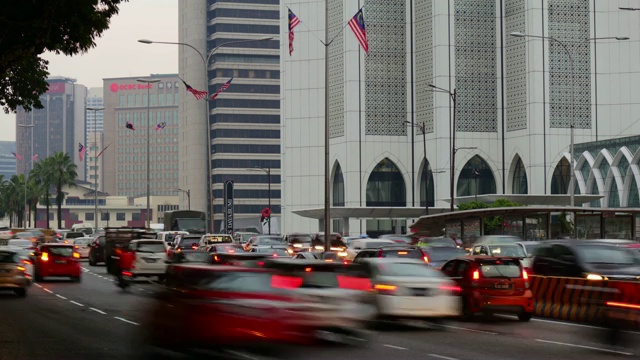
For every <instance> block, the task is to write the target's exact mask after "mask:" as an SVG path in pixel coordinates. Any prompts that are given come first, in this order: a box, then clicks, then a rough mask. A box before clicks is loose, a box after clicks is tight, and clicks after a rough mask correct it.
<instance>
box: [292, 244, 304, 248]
mask: <svg viewBox="0 0 640 360" xmlns="http://www.w3.org/2000/svg"><path fill="white" fill-rule="evenodd" d="M293 247H294V248H301V247H302V244H293Z"/></svg>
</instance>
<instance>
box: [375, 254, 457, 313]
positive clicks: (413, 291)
mask: <svg viewBox="0 0 640 360" xmlns="http://www.w3.org/2000/svg"><path fill="white" fill-rule="evenodd" d="M363 263H364V264H367V265H368V266H369V267H370V269H369V271H370V272H371V274H372V278H371V281H372V284H373V289H374V291H375V293H376V306H377V312H378V316H377V318H378V319H381V320H390V319H406V318H411V319H424V320H427V321H432V322H441V321H442V320H443V319H446V318H452V317H456V316H459V315H460V313H461V311H462V301H461V297H460V295H459V294H460V288H459V287H458V286H457V285H456V283H455V282H453V281H451V280H450V279H449V278H448V277H447V276H445V275H444V274H442V273H441V272H440V271H438V270H434V269H432V268H429V267H428V266H427V265H426V264H425V263H424V262H423V261H420V260H414V259H399V258H370V259H365V261H363Z"/></svg>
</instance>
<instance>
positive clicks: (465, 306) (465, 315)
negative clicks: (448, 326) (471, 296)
mask: <svg viewBox="0 0 640 360" xmlns="http://www.w3.org/2000/svg"><path fill="white" fill-rule="evenodd" d="M474 315H475V314H474V313H473V311H471V307H470V306H469V300H467V299H462V315H461V316H460V317H461V318H462V320H463V321H471V320H473V316H474Z"/></svg>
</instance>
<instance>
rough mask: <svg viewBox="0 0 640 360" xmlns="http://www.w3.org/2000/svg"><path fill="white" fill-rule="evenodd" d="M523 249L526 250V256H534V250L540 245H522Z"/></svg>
mask: <svg viewBox="0 0 640 360" xmlns="http://www.w3.org/2000/svg"><path fill="white" fill-rule="evenodd" d="M522 244H523V245H524V247H525V249H527V254H530V255H531V254H534V253H535V251H536V249H537V248H539V247H540V244H536V243H522Z"/></svg>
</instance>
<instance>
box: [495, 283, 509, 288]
mask: <svg viewBox="0 0 640 360" xmlns="http://www.w3.org/2000/svg"><path fill="white" fill-rule="evenodd" d="M493 287H494V288H496V289H509V288H510V287H511V285H509V284H495V285H493Z"/></svg>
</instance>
